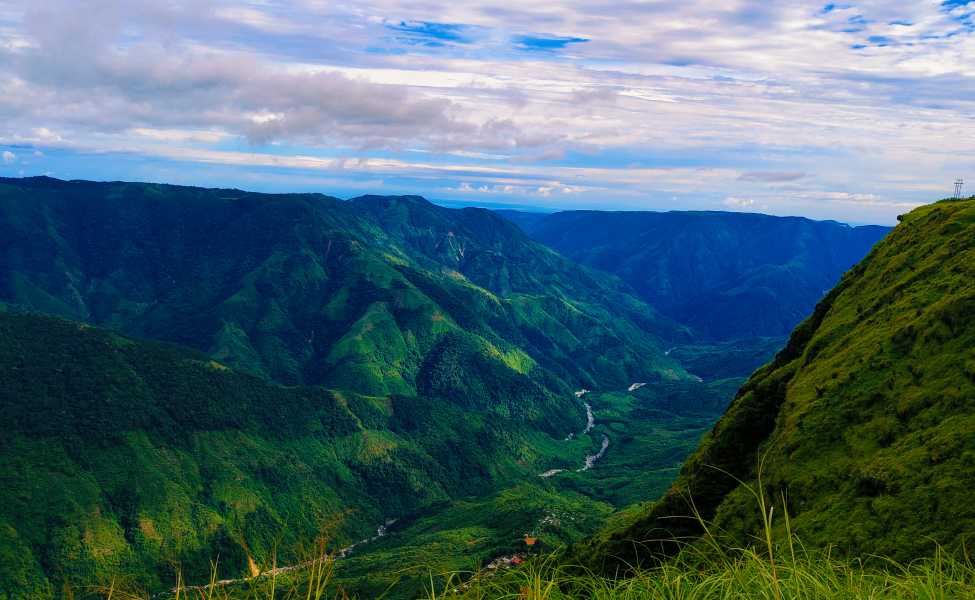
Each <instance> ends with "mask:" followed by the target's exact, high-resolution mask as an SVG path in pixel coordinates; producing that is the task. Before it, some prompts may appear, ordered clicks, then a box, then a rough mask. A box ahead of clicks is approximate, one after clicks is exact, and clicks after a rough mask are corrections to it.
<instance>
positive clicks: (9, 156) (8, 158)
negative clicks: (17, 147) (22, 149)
mask: <svg viewBox="0 0 975 600" xmlns="http://www.w3.org/2000/svg"><path fill="white" fill-rule="evenodd" d="M15 162H17V155H16V154H14V153H13V152H11V151H10V150H4V151H3V163H4V164H6V165H12V164H14V163H15Z"/></svg>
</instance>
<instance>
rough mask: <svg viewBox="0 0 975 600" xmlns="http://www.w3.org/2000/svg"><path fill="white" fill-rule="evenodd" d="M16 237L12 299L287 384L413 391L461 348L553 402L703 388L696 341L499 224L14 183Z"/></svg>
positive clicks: (307, 203)
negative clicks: (639, 388)
mask: <svg viewBox="0 0 975 600" xmlns="http://www.w3.org/2000/svg"><path fill="white" fill-rule="evenodd" d="M0 239H3V240H4V244H3V246H2V247H0V301H4V302H6V303H8V304H10V305H11V306H15V307H19V308H26V309H30V310H35V311H40V312H47V313H53V314H58V315H62V316H66V317H69V318H73V319H78V320H84V321H87V322H90V323H92V324H96V325H101V326H106V327H111V328H113V329H116V330H119V331H122V332H124V333H126V334H129V335H134V336H138V337H144V338H152V339H162V340H167V341H172V342H177V343H180V344H185V345H188V346H192V347H194V348H197V349H199V350H202V351H204V352H207V353H208V354H210V355H211V356H213V357H214V358H216V359H217V360H220V361H221V362H224V363H225V364H228V365H230V366H232V367H235V368H239V369H242V370H246V371H248V372H251V373H254V374H258V375H262V376H265V377H269V378H272V379H274V380H276V381H279V382H282V383H286V384H298V383H310V384H317V383H323V382H327V383H328V385H329V386H332V387H336V388H343V389H351V390H355V391H358V392H361V393H365V394H374V395H386V394H407V395H412V394H415V393H416V392H417V391H418V389H419V387H420V386H422V385H424V384H423V383H422V381H421V380H423V379H424V377H425V372H426V371H428V370H430V369H436V368H438V367H436V366H435V365H432V364H430V362H429V360H428V359H429V358H430V357H431V356H432V355H434V354H438V355H441V356H442V355H444V351H445V349H444V348H441V345H442V344H445V343H446V344H448V345H449V344H454V342H455V341H456V339H458V338H457V335H459V334H463V335H461V337H465V338H468V339H467V341H465V342H464V343H465V344H467V343H469V344H474V345H480V346H482V347H483V348H484V349H485V351H487V352H489V353H492V354H494V355H495V356H497V357H500V358H501V359H502V360H503V362H505V364H507V365H509V366H510V367H511V368H512V369H514V370H516V371H519V372H522V373H525V374H531V375H532V377H533V379H535V380H536V381H540V382H542V385H544V386H545V387H546V388H547V389H549V390H551V391H559V392H565V391H566V390H568V389H569V388H572V389H575V386H589V387H593V386H596V385H620V384H623V383H624V382H629V381H633V380H636V379H641V380H643V379H650V380H652V379H654V378H657V379H666V378H681V377H686V374H684V373H683V372H682V370H681V369H680V367H679V366H678V365H677V363H676V362H674V361H673V360H671V359H670V358H669V357H667V356H665V355H664V354H663V352H662V351H661V350H660V344H661V342H660V340H661V339H662V338H663V339H667V340H673V339H678V340H684V339H687V336H686V331H684V330H683V329H682V328H681V327H679V326H677V325H675V324H674V323H672V322H671V321H669V320H667V319H665V318H663V317H661V316H659V315H658V314H657V313H655V312H654V310H653V309H651V308H650V307H648V306H647V305H646V304H644V303H642V302H640V301H639V300H636V299H635V298H634V297H633V296H632V295H630V294H629V293H628V289H627V288H626V286H625V285H623V284H622V283H620V282H619V281H618V280H615V279H614V278H612V277H610V276H608V275H605V274H601V273H597V272H594V271H589V270H587V269H585V268H582V267H579V266H577V265H575V264H574V263H572V262H570V261H568V260H566V259H564V258H562V257H560V256H559V255H557V254H555V253H554V252H552V251H550V250H548V249H547V248H545V247H543V246H541V245H539V244H537V243H535V242H532V241H531V240H529V239H528V238H527V237H526V236H525V235H524V234H523V233H522V232H521V231H520V230H518V229H517V228H516V227H514V226H512V225H510V224H509V223H507V222H506V221H504V220H503V219H501V218H499V217H498V216H497V215H495V214H493V213H491V212H489V211H485V210H479V209H464V210H450V209H445V208H440V207H437V206H434V205H432V204H430V203H429V202H426V201H425V200H423V199H422V198H417V197H363V198H357V199H354V200H352V201H342V200H338V199H336V198H330V197H327V196H321V195H315V194H289V195H268V194H254V193H247V192H242V191H240V190H208V189H201V188H186V187H178V186H168V185H151V184H128V183H93V182H83V181H78V182H65V181H59V180H55V179H49V178H28V179H5V180H0ZM668 343H669V342H668Z"/></svg>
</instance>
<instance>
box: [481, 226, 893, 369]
mask: <svg viewBox="0 0 975 600" xmlns="http://www.w3.org/2000/svg"><path fill="white" fill-rule="evenodd" d="M500 213H501V214H502V215H503V216H505V217H506V218H509V219H511V220H512V221H513V222H515V223H517V224H518V225H519V226H520V227H522V228H523V229H524V230H525V231H527V232H528V233H529V234H530V235H531V236H532V237H533V238H534V239H536V240H538V241H540V242H542V243H544V244H546V245H548V246H550V247H551V248H553V249H555V250H557V251H558V252H560V253H561V254H563V255H565V256H567V257H569V258H571V259H573V260H576V261H578V262H580V263H582V264H585V265H588V266H591V267H594V268H597V269H601V270H604V271H608V272H610V273H614V274H616V275H618V276H619V277H620V278H621V279H623V280H624V281H626V282H627V283H628V284H630V285H631V286H632V287H633V288H634V289H635V290H636V291H637V293H638V294H639V296H640V297H641V298H642V299H643V300H645V301H646V302H648V303H650V304H651V305H652V306H654V307H656V308H657V309H659V310H660V311H661V312H663V313H664V314H665V315H667V316H669V317H671V318H672V319H674V320H676V321H678V322H680V323H683V324H685V325H688V326H690V327H692V328H693V329H695V330H696V331H697V332H699V333H700V334H701V335H703V336H704V337H705V338H708V339H712V340H718V341H729V340H734V339H739V338H754V337H769V336H785V335H788V333H789V331H791V330H792V328H793V327H795V326H796V325H797V324H798V323H799V322H800V321H801V320H802V319H804V318H805V317H806V315H808V314H809V313H810V312H811V311H812V309H813V307H814V306H815V304H816V302H818V301H819V300H820V298H822V296H823V294H825V293H826V291H827V290H829V289H830V288H832V287H833V286H834V285H835V284H836V282H837V281H839V278H840V276H841V275H842V274H843V272H844V271H846V270H847V269H849V268H850V267H851V266H853V264H855V263H856V262H857V261H859V260H860V259H861V258H863V257H864V256H866V254H867V252H868V251H869V250H870V247H871V246H873V245H874V244H875V243H876V242H877V241H878V240H880V239H881V238H882V237H883V236H884V235H886V234H887V232H888V231H889V230H890V229H889V228H888V227H878V226H864V227H850V226H847V225H844V224H842V223H836V222H834V221H812V220H809V219H804V218H798V217H773V216H769V215H761V214H749V213H731V212H695V211H687V212H684V211H680V212H607V211H566V212H558V213H554V214H549V215H544V214H537V213H519V212H517V211H500ZM763 356H764V355H763ZM765 358H767V357H765ZM759 364H760V363H759ZM755 366H757V365H755Z"/></svg>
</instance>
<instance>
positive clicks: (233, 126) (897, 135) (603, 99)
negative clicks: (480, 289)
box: [0, 0, 975, 223]
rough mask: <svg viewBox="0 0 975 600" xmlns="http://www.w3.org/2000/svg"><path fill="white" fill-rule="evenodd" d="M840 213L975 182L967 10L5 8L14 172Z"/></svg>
mask: <svg viewBox="0 0 975 600" xmlns="http://www.w3.org/2000/svg"><path fill="white" fill-rule="evenodd" d="M29 175H49V176H53V177H59V178H64V179H96V180H127V181H158V182H167V183H178V184H188V185H204V186H220V187H238V188H243V189H249V190H256V191H318V192H322V193H326V194H330V195H335V196H339V197H350V196H356V195H360V194H366V193H376V194H421V195H423V196H426V197H427V198H430V199H432V200H435V201H440V202H444V203H449V204H472V205H482V206H518V207H530V208H536V209H540V210H570V209H580V208H588V209H591V208H596V209H606V210H692V209H693V210H701V209H706V210H733V211H749V212H765V213H770V214H781V215H803V216H808V217H811V218H817V219H836V220H840V221H846V222H852V223H892V222H894V221H895V219H896V216H897V215H898V214H901V213H904V212H907V211H908V210H910V209H911V208H913V207H916V206H918V205H920V204H923V203H926V202H931V201H933V200H936V199H940V198H943V197H946V196H949V195H951V192H952V183H953V182H954V181H955V180H956V179H958V178H965V177H967V178H969V179H970V180H971V183H970V184H969V185H968V188H967V191H969V192H971V191H972V190H975V0H973V1H966V0H914V1H896V0H864V1H851V2H847V3H835V4H834V3H828V4H823V3H822V2H802V1H790V2H757V1H755V2H744V1H731V0H709V1H706V2H705V1H699V0H684V1H682V2H664V1H656V0H653V1H640V0H613V1H608V0H564V1H560V2H557V1H552V0H533V1H531V2H526V1H524V0H522V1H519V2H505V1H503V0H492V1H490V2H486V1H482V0H461V1H458V0H452V1H443V0H413V1H411V2H405V1H401V0H363V1H361V2H354V3H344V2H332V1H327V0H294V1H290V2H284V1H277V0H252V1H250V2H222V1H216V0H214V1H211V0H185V1H184V0H175V1H170V2H159V1H157V0H90V1H86V2H78V1H77V0H44V1H43V2H38V1H36V0H33V1H30V2H20V1H13V2H11V1H3V0H0V176H9V177H17V176H29Z"/></svg>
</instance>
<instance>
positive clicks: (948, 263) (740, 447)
mask: <svg viewBox="0 0 975 600" xmlns="http://www.w3.org/2000/svg"><path fill="white" fill-rule="evenodd" d="M973 317H975V198H973V199H969V200H963V201H943V202H939V203H937V204H933V205H929V206H925V207H923V208H919V209H917V210H915V211H913V212H911V213H910V214H909V215H906V216H905V217H903V219H902V222H901V224H900V225H899V226H898V227H897V228H896V229H894V231H893V232H892V233H891V234H890V235H889V236H888V237H887V238H886V239H885V240H883V241H882V242H881V243H879V244H878V245H877V246H876V248H874V250H873V251H872V252H871V253H870V254H869V256H867V258H866V259H864V260H863V261H862V262H861V263H859V264H858V265H857V266H856V267H855V268H854V269H852V270H851V271H850V272H849V273H847V274H846V275H845V276H844V278H843V280H842V281H841V282H840V284H839V285H838V286H837V287H836V288H835V289H833V290H832V291H831V292H830V293H829V294H828V295H827V296H826V297H825V298H824V299H823V300H822V301H821V302H820V303H819V305H818V306H817V307H816V310H815V312H814V313H813V315H812V316H811V317H810V318H809V319H807V320H806V321H805V322H803V323H802V324H801V325H800V326H799V327H798V328H797V329H796V330H795V331H794V332H793V334H792V337H791V339H790V341H789V343H788V345H787V346H786V348H785V349H784V350H783V351H782V352H780V353H779V355H778V356H777V357H776V359H775V360H774V361H773V362H772V363H771V364H769V365H768V366H766V367H764V368H762V369H761V370H759V371H758V372H756V373H755V374H754V375H753V376H752V378H751V379H750V380H749V381H748V382H747V383H746V384H745V385H744V387H742V389H741V390H740V391H739V393H738V395H737V397H736V399H735V400H734V402H733V403H732V405H731V406H730V408H729V409H728V410H727V412H726V414H725V415H724V417H722V419H721V420H720V421H719V422H718V424H717V425H716V426H715V427H714V429H713V431H712V432H711V433H710V434H709V435H708V436H707V437H706V438H705V440H704V441H703V443H702V444H701V446H700V448H699V449H698V450H697V452H696V453H695V454H694V455H693V456H692V457H691V458H690V459H689V460H688V462H687V463H686V464H685V466H684V468H683V469H682V471H681V474H680V476H679V478H678V480H677V482H676V483H675V485H674V486H673V488H672V489H671V491H670V492H668V493H667V494H666V495H665V496H664V498H663V499H662V500H661V501H660V502H658V503H655V504H652V505H649V506H648V507H646V508H644V509H643V510H642V511H635V512H633V513H631V515H630V520H629V521H628V522H629V524H628V525H626V526H619V527H616V528H614V529H610V530H607V531H605V532H603V533H602V534H601V535H599V536H597V537H596V538H595V539H594V540H592V541H591V542H590V543H589V544H587V545H586V546H585V547H583V548H581V549H580V550H579V556H580V557H589V559H590V560H592V561H593V562H594V563H601V564H602V565H603V566H605V567H606V568H608V569H609V570H610V571H612V570H613V569H615V568H624V569H625V568H628V567H627V565H638V564H641V563H643V564H645V563H646V562H648V561H652V560H653V558H654V557H655V556H659V555H661V554H668V553H672V552H674V551H675V550H676V548H677V544H676V543H675V542H676V540H678V539H684V540H686V539H694V538H695V537H697V536H699V535H701V533H702V532H701V528H700V525H699V524H698V522H697V520H696V519H695V518H693V517H692V514H693V513H692V510H691V508H690V499H693V506H694V507H696V510H698V511H700V515H701V516H702V517H703V518H704V519H706V520H709V521H713V523H714V524H713V526H712V531H714V532H720V535H722V536H726V537H727V538H728V541H729V542H730V543H731V544H736V545H743V544H749V543H752V542H753V541H754V540H755V538H754V537H752V536H754V535H757V534H758V533H759V532H760V531H761V524H760V519H759V517H758V511H757V509H756V501H755V498H754V497H752V495H751V493H750V492H749V490H748V489H747V488H746V484H747V485H748V486H750V487H752V488H753V489H758V486H759V481H758V478H759V470H758V465H759V463H760V462H764V464H763V467H762V469H761V473H760V474H761V489H762V490H763V492H764V495H765V497H766V498H767V499H769V501H770V502H771V503H773V504H774V505H775V507H776V508H775V511H774V514H775V515H779V516H778V517H777V518H776V520H775V534H776V536H778V537H780V538H781V537H782V536H783V535H784V531H783V528H784V521H783V519H782V518H781V515H782V514H783V509H785V510H787V511H788V513H789V515H790V517H791V525H792V528H793V530H794V532H795V533H796V535H797V536H798V537H799V539H801V540H802V541H803V542H804V543H805V544H806V545H807V546H820V547H821V546H826V545H835V547H836V548H837V551H838V552H841V553H843V554H846V555H852V556H867V555H879V556H885V557H891V558H895V559H900V560H910V559H913V558H917V557H922V556H931V555H932V553H933V549H934V546H935V544H941V545H945V546H947V547H948V548H950V549H953V550H958V546H959V545H961V544H965V545H966V546H968V550H969V552H970V551H971V543H972V540H971V538H970V535H971V532H972V531H975V505H973V504H972V502H971V501H970V498H971V490H972V488H973V486H975V318H973ZM739 482H744V483H739ZM783 499H784V505H783Z"/></svg>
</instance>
